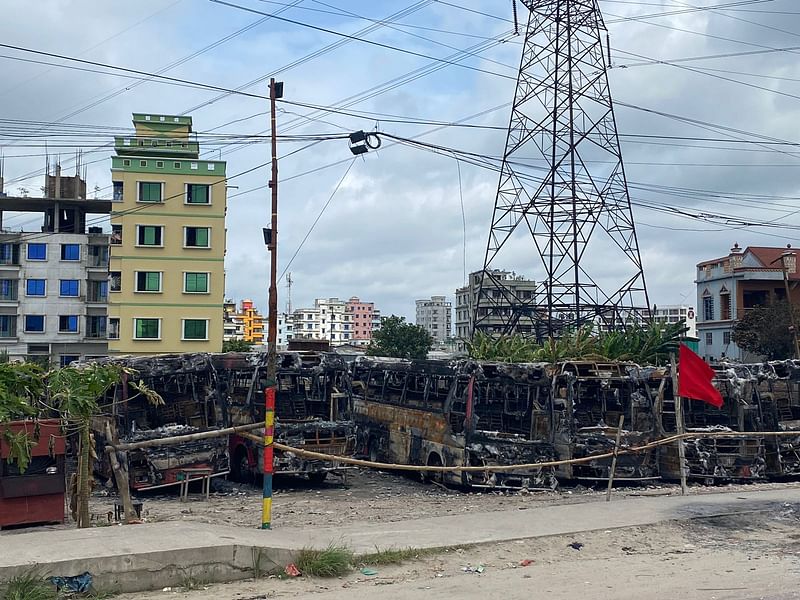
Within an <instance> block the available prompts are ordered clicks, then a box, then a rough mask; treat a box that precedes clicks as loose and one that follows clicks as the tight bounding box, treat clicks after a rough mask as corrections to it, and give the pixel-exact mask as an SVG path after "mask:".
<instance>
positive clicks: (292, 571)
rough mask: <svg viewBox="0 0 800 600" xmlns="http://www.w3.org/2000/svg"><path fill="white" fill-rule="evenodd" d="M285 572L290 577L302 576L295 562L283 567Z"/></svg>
mask: <svg viewBox="0 0 800 600" xmlns="http://www.w3.org/2000/svg"><path fill="white" fill-rule="evenodd" d="M283 572H284V573H286V574H287V575H288V576H289V577H300V569H298V568H297V565H295V564H294V563H289V564H288V565H286V567H285V568H284V569H283Z"/></svg>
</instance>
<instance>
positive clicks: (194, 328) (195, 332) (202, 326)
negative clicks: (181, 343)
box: [183, 319, 206, 340]
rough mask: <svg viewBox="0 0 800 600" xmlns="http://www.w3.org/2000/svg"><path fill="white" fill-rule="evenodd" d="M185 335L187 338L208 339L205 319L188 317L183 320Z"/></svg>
mask: <svg viewBox="0 0 800 600" xmlns="http://www.w3.org/2000/svg"><path fill="white" fill-rule="evenodd" d="M183 337H184V339H187V340H204V339H206V322H205V320H203V319H186V320H185V321H184V322H183Z"/></svg>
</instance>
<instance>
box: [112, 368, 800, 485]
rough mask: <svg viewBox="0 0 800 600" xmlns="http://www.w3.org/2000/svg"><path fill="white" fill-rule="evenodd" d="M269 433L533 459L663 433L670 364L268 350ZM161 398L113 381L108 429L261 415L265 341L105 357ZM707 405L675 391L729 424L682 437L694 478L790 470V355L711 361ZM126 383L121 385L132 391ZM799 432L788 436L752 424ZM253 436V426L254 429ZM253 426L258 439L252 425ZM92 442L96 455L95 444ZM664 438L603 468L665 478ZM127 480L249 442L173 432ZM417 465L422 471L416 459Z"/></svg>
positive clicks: (489, 481)
mask: <svg viewBox="0 0 800 600" xmlns="http://www.w3.org/2000/svg"><path fill="white" fill-rule="evenodd" d="M279 358H280V362H279V369H278V394H277V401H276V420H277V423H276V437H275V439H276V441H278V442H281V443H282V444H285V445H287V446H291V447H293V448H298V449H303V450H311V451H316V452H322V453H326V454H332V455H336V456H345V457H352V456H355V457H361V458H365V459H368V460H370V461H372V462H385V463H397V464H404V465H433V466H439V465H443V466H475V467H491V466H492V465H495V466H496V465H517V464H531V463H539V462H545V461H558V460H565V459H573V458H582V457H589V456H592V455H595V454H602V453H607V452H609V451H610V450H611V449H613V446H614V443H615V438H616V435H617V426H618V424H619V419H620V417H621V416H622V417H623V418H624V421H623V427H622V430H621V432H620V437H621V447H623V448H626V447H638V446H641V445H643V444H646V443H647V442H650V441H652V440H656V439H660V438H663V437H665V436H668V435H670V434H674V433H675V432H676V428H677V424H676V418H675V400H674V396H673V389H672V378H671V375H670V373H669V369H668V368H663V367H661V368H659V367H640V366H637V365H635V364H631V363H616V362H615V363H609V362H606V363H601V362H564V363H561V364H504V363H494V362H481V361H474V360H454V361H445V360H437V361H434V360H423V361H420V360H414V361H408V360H400V359H391V358H376V357H358V358H357V359H355V361H352V362H346V361H345V360H344V359H343V358H342V357H340V356H338V355H336V354H333V353H320V352H285V353H282V354H281V355H280V357H279ZM118 361H122V362H124V363H125V364H126V365H127V366H129V367H131V368H133V369H135V370H137V371H138V372H139V377H140V378H142V379H144V380H145V382H147V383H148V384H149V385H150V386H151V387H152V388H153V389H155V390H156V391H158V392H159V393H160V394H161V395H162V397H163V398H164V401H165V403H164V405H162V406H157V407H156V406H151V405H149V404H148V403H147V402H145V401H144V400H142V399H139V398H136V397H132V398H131V399H130V400H128V396H129V394H128V393H127V390H126V386H125V385H123V386H120V387H119V388H117V389H116V390H115V391H114V392H113V393H114V395H115V397H114V398H113V400H114V402H113V403H109V405H110V406H112V407H113V410H114V412H113V413H112V414H110V415H109V418H111V419H112V420H113V422H114V424H115V425H116V430H117V432H118V435H119V437H120V439H121V440H122V441H125V442H136V441H142V440H148V439H154V438H164V437H173V436H179V435H182V434H189V433H194V432H198V431H203V430H209V429H220V428H226V427H231V426H236V425H242V424H248V423H255V422H259V421H261V420H263V418H264V392H263V390H264V387H265V385H266V383H267V381H266V371H267V364H266V355H265V354H263V353H227V354H187V355H174V356H159V357H143V358H131V359H118ZM715 371H716V378H715V381H714V384H715V385H716V386H717V388H718V389H719V390H720V392H721V393H722V396H723V398H724V400H725V403H724V405H723V406H722V408H720V409H717V408H714V407H712V406H710V405H708V404H705V403H703V402H697V401H691V400H686V399H684V400H682V402H683V411H684V415H685V417H684V419H685V425H686V430H687V432H689V433H691V432H708V431H735V432H742V433H743V434H745V435H742V436H737V437H726V438H700V437H698V438H690V439H687V440H686V441H685V442H683V443H684V446H685V455H686V462H687V469H688V476H689V477H690V478H691V479H695V480H700V481H703V482H707V483H710V482H713V481H731V480H753V479H767V478H782V477H789V476H793V475H796V474H798V473H800V363H795V362H793V361H786V362H777V363H768V364H761V365H749V366H748V365H719V366H717V367H715ZM131 396H133V395H132V394H131ZM795 430H796V431H797V436H793V435H789V436H782V437H777V436H774V435H772V436H770V435H767V434H766V433H765V432H775V431H795ZM254 433H255V434H258V433H259V432H258V431H256V432H254ZM256 439H257V438H256ZM98 455H101V456H102V455H103V454H102V453H99V452H98ZM677 456H678V451H677V446H676V444H670V445H664V446H659V447H655V448H652V449H650V450H647V451H642V452H638V453H634V454H627V455H622V456H620V457H619V460H618V463H617V466H616V470H615V479H616V480H627V481H652V480H656V479H659V478H660V479H667V480H672V479H676V478H678V477H679V462H678V459H677ZM128 461H129V473H130V478H131V487H132V488H134V489H136V490H145V489H155V488H160V487H164V486H169V485H174V484H176V482H178V481H179V480H180V479H181V478H182V477H185V476H186V475H185V474H186V472H187V471H186V470H187V469H196V468H208V469H211V470H212V471H213V473H214V475H218V476H223V475H228V476H230V477H231V478H233V479H235V480H239V481H245V482H246V481H250V480H253V479H254V478H256V477H257V476H258V474H259V473H260V472H261V465H262V446H261V445H260V444H259V443H257V441H255V439H254V438H253V437H246V436H240V435H231V436H228V437H217V438H210V439H202V440H197V441H191V442H182V443H171V444H168V445H163V446H158V447H150V448H146V449H141V450H136V451H132V452H130V453H129V455H128ZM610 464H611V460H610V459H608V458H600V459H597V460H590V461H588V462H582V463H578V464H565V465H562V466H557V467H544V468H542V467H534V468H524V469H514V470H511V471H502V472H495V471H492V470H488V469H487V470H485V471H484V470H478V471H469V472H462V471H447V472H443V473H437V472H432V473H433V475H429V476H430V477H431V478H435V479H437V480H438V481H440V482H442V483H445V484H452V485H459V486H461V485H463V486H470V487H490V488H498V489H503V488H553V487H555V486H557V485H558V481H559V480H561V481H602V480H607V478H608V477H609V471H610ZM347 468H348V467H347V465H344V464H340V463H337V462H335V461H333V462H328V461H320V460H310V459H307V458H304V457H303V456H300V455H298V454H296V453H293V452H290V451H283V452H276V454H275V471H276V473H285V474H294V475H302V476H306V477H308V478H309V479H310V480H311V481H314V482H321V481H322V480H324V479H325V478H326V477H327V476H328V475H329V474H331V473H333V474H335V475H340V476H341V475H344V474H345V472H346V470H347ZM429 473H430V472H429Z"/></svg>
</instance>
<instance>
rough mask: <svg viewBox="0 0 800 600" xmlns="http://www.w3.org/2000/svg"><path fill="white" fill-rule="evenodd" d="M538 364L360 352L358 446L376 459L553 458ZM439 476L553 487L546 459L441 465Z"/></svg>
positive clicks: (355, 374)
mask: <svg viewBox="0 0 800 600" xmlns="http://www.w3.org/2000/svg"><path fill="white" fill-rule="evenodd" d="M549 388H550V378H549V377H548V376H547V373H546V370H545V368H544V366H543V365H538V364H531V365H510V364H495V363H478V362H475V361H443V360H414V361H410V360H403V359H395V358H377V357H375V358H373V357H359V358H358V359H356V361H355V362H354V364H353V365H352V403H353V417H354V419H355V421H356V424H357V426H358V440H359V449H360V451H361V452H362V453H363V454H364V455H366V456H367V457H368V458H369V460H370V461H373V462H389V463H398V464H406V465H420V466H437V467H439V466H445V467H448V466H452V467H461V466H469V467H490V466H496V465H515V464H532V463H540V462H547V461H552V460H554V459H555V452H554V450H553V446H552V444H550V443H549V442H548V441H547V430H548V427H549V417H548V410H549V408H548V406H549ZM423 475H424V476H425V477H430V478H433V479H436V480H438V481H439V482H441V483H448V484H456V485H465V486H472V487H486V488H495V489H505V488H509V489H521V488H554V487H555V486H556V485H557V482H556V479H555V476H554V472H553V469H552V468H551V467H532V468H526V469H515V470H512V471H500V472H491V471H470V472H458V471H444V472H438V473H430V474H427V473H425V472H423Z"/></svg>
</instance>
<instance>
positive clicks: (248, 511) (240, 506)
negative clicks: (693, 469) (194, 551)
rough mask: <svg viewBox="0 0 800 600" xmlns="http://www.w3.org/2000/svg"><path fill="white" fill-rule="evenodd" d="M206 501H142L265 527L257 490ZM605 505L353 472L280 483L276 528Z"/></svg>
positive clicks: (666, 489)
mask: <svg viewBox="0 0 800 600" xmlns="http://www.w3.org/2000/svg"><path fill="white" fill-rule="evenodd" d="M214 485H215V487H216V491H212V493H211V497H210V499H209V501H208V502H206V501H205V497H203V496H202V495H201V494H199V488H198V490H197V492H198V493H193V494H191V495H190V496H189V501H188V502H185V503H184V502H180V501H179V498H178V492H177V489H176V490H175V491H171V492H170V493H169V494H163V493H162V494H158V495H155V494H140V495H139V496H138V498H137V499H138V500H141V501H142V502H143V513H142V516H143V520H144V521H146V522H159V521H199V522H202V523H213V524H222V525H234V526H241V527H257V526H259V525H260V523H261V490H260V488H256V487H254V486H248V485H242V484H236V483H232V482H228V481H215V484H214ZM776 486H779V487H787V486H788V487H794V486H800V482H797V483H763V484H746V485H723V486H711V487H706V486H700V485H697V486H694V485H693V486H690V493H692V494H703V493H714V492H719V491H736V490H742V491H745V490H757V489H770V488H773V487H776ZM613 493H614V496H615V497H624V496H642V495H670V494H679V493H680V487H679V486H677V485H671V484H657V485H652V486H632V487H622V488H618V489H615V490H614V492H613ZM103 494H105V492H104V491H102V490H101V491H99V492H97V493H95V495H94V497H93V498H92V502H91V513H92V516H93V518H94V519H95V520H96V521H97V522H98V524H101V523H103V522H107V521H108V515H109V513H111V514H112V515H113V511H114V502H115V501H116V500H117V498H116V496H115V495H105V496H104V495H103ZM603 499H605V487H601V488H597V489H592V488H587V487H583V486H578V487H570V488H561V489H559V490H557V491H555V492H552V491H547V492H531V493H523V492H506V493H503V492H493V491H472V492H466V491H463V490H457V489H446V488H443V487H440V486H437V485H434V484H423V483H421V482H420V481H419V480H417V479H415V478H412V477H406V476H402V475H397V474H394V473H387V472H382V471H370V470H365V471H360V470H353V471H349V473H348V476H347V478H346V480H345V482H344V484H343V483H342V480H341V479H339V478H336V477H330V478H329V479H328V481H326V482H325V483H323V484H321V485H314V484H311V483H309V482H308V481H307V480H305V479H300V478H294V477H286V478H276V482H275V492H274V502H273V518H272V522H273V524H274V527H282V526H285V527H296V526H317V527H322V526H334V525H340V524H345V523H353V522H361V523H390V522H395V521H401V520H403V519H405V518H407V515H408V511H409V507H412V509H411V511H412V514H413V515H414V516H415V517H420V518H421V517H436V516H446V515H451V514H459V513H475V512H491V511H493V510H509V509H514V508H519V509H525V508H533V507H537V506H547V505H551V504H569V503H574V502H588V501H595V500H598V501H599V500H603Z"/></svg>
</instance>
